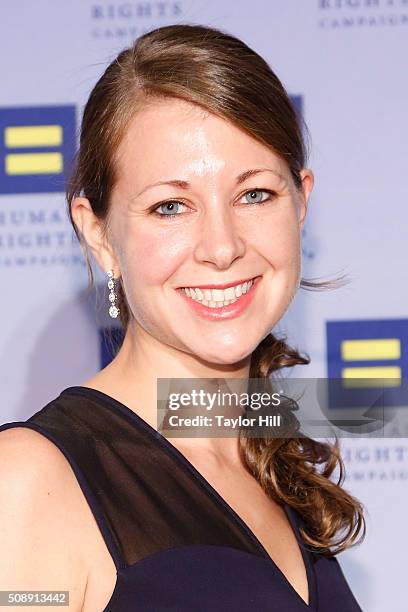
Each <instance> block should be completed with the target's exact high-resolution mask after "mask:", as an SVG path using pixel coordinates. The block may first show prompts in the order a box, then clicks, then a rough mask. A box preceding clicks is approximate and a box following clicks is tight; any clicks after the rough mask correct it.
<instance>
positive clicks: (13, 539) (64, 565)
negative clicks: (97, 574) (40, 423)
mask: <svg viewBox="0 0 408 612" xmlns="http://www.w3.org/2000/svg"><path fill="white" fill-rule="evenodd" d="M86 512H87V509H86V504H84V502H83V496H82V493H81V489H80V487H79V484H78V482H77V480H76V477H75V474H74V473H73V471H72V469H71V467H70V465H69V462H68V460H67V459H66V457H65V456H64V454H63V453H62V451H61V450H60V449H59V448H58V447H57V446H56V445H55V444H53V443H52V442H51V441H50V440H48V439H47V438H46V437H45V436H44V435H42V434H41V433H38V432H37V431H34V430H33V429H29V428H27V427H13V428H10V429H6V430H3V431H1V432H0V541H1V543H2V546H1V552H0V590H47V591H49V590H58V591H61V590H64V591H69V599H70V605H69V608H68V609H69V610H78V611H79V610H82V603H83V600H84V594H85V591H86V585H87V578H88V569H87V568H88V564H87V554H86V546H84V545H83V544H82V542H83V536H84V533H83V528H84V524H86V520H87V517H86ZM88 512H89V509H88ZM85 535H86V534H85ZM85 542H86V537H85ZM11 609H14V607H12V608H11ZM15 609H16V610H17V607H16V608H15ZM51 609H55V610H57V609H58V610H59V609H60V606H58V607H57V606H55V607H54V606H52V607H51Z"/></svg>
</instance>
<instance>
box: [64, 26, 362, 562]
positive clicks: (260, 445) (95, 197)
mask: <svg viewBox="0 0 408 612" xmlns="http://www.w3.org/2000/svg"><path fill="white" fill-rule="evenodd" d="M166 98H177V99H181V100H185V101H187V102H190V103H193V104H197V105H199V106H200V107H202V108H204V109H206V110H207V111H210V112H212V113H214V114H216V115H218V116H220V117H223V118H225V119H227V120H229V121H230V122H232V123H233V124H235V125H236V126H238V127H239V128H241V129H242V130H245V131H246V132H247V133H248V134H249V135H250V136H251V137H253V138H255V139H256V140H258V141H259V142H261V143H262V144H264V145H265V146H267V147H268V148H270V149H271V150H273V151H274V152H275V153H276V154H277V155H279V156H280V157H281V158H282V159H283V160H285V161H286V163H287V164H288V167H289V169H290V172H291V176H292V177H293V181H294V184H295V185H296V187H297V188H300V186H301V178H300V170H301V169H302V168H304V167H305V164H306V158H307V152H306V145H305V140H304V135H303V131H304V130H305V129H306V126H305V124H304V122H303V120H302V118H301V117H300V116H299V114H298V113H297V112H296V110H295V108H294V105H293V104H292V102H291V100H290V98H289V96H288V95H287V93H286V91H285V89H284V87H283V85H282V84H281V82H280V81H279V79H278V77H277V76H276V75H275V74H274V72H273V71H272V70H271V68H270V67H269V65H268V64H267V63H266V61H265V60H264V59H262V58H261V57H260V56H259V55H258V54H257V53H255V52H254V51H253V50H252V49H250V48H249V47H248V46H247V45H246V44H245V43H244V42H243V41H241V40H239V39H238V38H235V37H233V36H231V35H229V34H227V33H225V32H223V31H220V30H218V29H214V28H209V27H204V26H200V25H189V24H178V25H170V26H165V27H161V28H157V29H155V30H152V31H150V32H148V33H146V34H144V35H142V36H140V37H139V38H138V39H137V40H136V41H135V43H134V45H133V46H132V47H130V48H128V49H125V50H123V51H122V52H121V53H119V55H118V56H117V58H116V59H115V60H114V61H113V62H112V63H111V64H110V65H109V66H108V68H107V69H106V70H105V72H104V74H103V75H102V76H101V78H100V79H99V80H98V82H97V83H96V85H95V87H94V88H93V90H92V92H91V94H90V96H89V99H88V102H87V104H86V106H85V109H84V114H83V120H82V127H81V137H80V148H79V151H78V155H77V159H76V163H75V167H74V171H73V173H72V177H71V180H70V182H69V184H68V187H67V200H68V209H69V216H70V219H71V223H72V225H73V227H74V230H75V233H76V235H77V237H78V239H79V241H80V243H81V245H82V247H83V249H84V253H85V258H86V263H87V269H88V274H89V286H90V287H91V286H92V284H93V274H92V268H91V266H90V263H89V258H88V251H87V245H86V242H85V241H84V239H83V236H82V235H81V233H80V231H79V229H78V228H77V227H76V225H75V222H74V220H73V218H72V212H71V204H72V201H73V199H74V198H75V197H76V196H79V195H83V196H84V197H86V198H88V200H89V201H90V203H91V206H92V209H93V211H94V214H95V215H96V217H97V218H98V219H99V220H100V221H101V225H102V231H103V232H104V234H105V235H106V233H107V231H108V226H109V212H110V208H109V197H110V193H111V190H112V187H113V185H114V183H115V154H116V152H117V149H118V146H119V143H120V142H121V139H122V137H123V135H124V132H125V130H126V127H127V125H128V124H129V121H130V120H131V119H132V118H133V117H134V116H135V115H136V114H137V112H138V110H141V109H142V108H145V107H146V104H149V103H150V102H153V103H154V102H155V100H157V99H166ZM338 280H340V282H341V281H342V279H338ZM336 286H338V283H337V284H336V282H333V281H326V282H314V281H312V280H305V279H302V280H301V284H300V287H301V288H305V289H308V290H312V289H318V290H319V289H327V288H334V287H336ZM118 305H119V308H120V319H121V324H122V327H123V329H124V331H126V329H127V326H128V322H129V308H128V305H127V302H126V296H125V293H124V291H123V286H122V283H121V282H120V283H119V287H118ZM285 340H286V338H283V339H282V338H281V339H278V338H277V337H275V336H274V335H272V334H269V335H268V336H267V337H266V338H264V339H263V340H262V342H260V344H259V345H258V347H257V348H256V349H255V351H254V352H253V354H252V356H251V366H250V374H249V376H250V377H251V378H258V377H259V378H268V377H269V375H270V374H271V373H272V372H274V371H277V370H279V369H280V368H283V367H292V366H294V365H297V364H308V363H309V362H310V358H309V357H308V356H302V355H300V354H299V353H298V352H297V351H296V350H295V349H293V348H291V347H290V346H288V345H287V344H286V342H285ZM240 450H241V454H242V458H243V460H244V464H245V465H246V466H247V468H248V470H249V471H250V472H251V473H252V474H253V476H254V477H255V478H256V479H257V480H258V481H259V483H260V484H261V486H262V487H263V489H264V490H265V491H266V492H267V494H268V495H270V496H271V497H272V498H274V499H275V500H276V501H278V502H279V503H281V502H286V503H288V504H289V505H290V506H292V507H293V508H294V509H295V510H296V509H297V510H299V511H300V512H301V515H302V519H303V521H304V528H302V535H303V538H304V540H305V542H306V543H308V544H309V545H310V547H311V548H312V549H313V550H315V551H316V552H319V553H320V554H324V555H326V556H331V555H334V554H337V553H338V552H340V551H342V550H344V549H345V548H347V547H349V546H352V545H354V544H355V543H360V541H361V539H362V538H364V535H365V531H366V526H365V520H364V515H363V506H362V504H361V503H360V502H359V501H358V500H356V499H355V498H354V497H353V496H352V495H351V494H349V493H348V492H347V491H346V490H344V489H343V488H342V486H341V485H342V483H343V481H344V463H343V460H342V458H341V454H340V449H339V443H338V439H337V438H336V441H335V443H334V444H331V443H328V442H319V441H316V440H313V439H311V438H309V437H307V436H304V437H288V438H279V439H278V438H274V439H266V438H250V437H245V436H240ZM319 464H321V465H322V467H321V468H320V469H318V465H319ZM336 467H339V468H340V473H339V477H338V481H337V483H336V482H334V481H333V480H332V479H331V476H332V474H333V472H334V470H335V468H336ZM362 528H363V534H362V537H361V538H360V540H358V542H356V539H357V536H358V534H359V533H360V531H361V529H362ZM339 531H345V533H343V535H342V536H341V537H339V538H338V541H337V542H335V536H336V535H337V534H338V532H339Z"/></svg>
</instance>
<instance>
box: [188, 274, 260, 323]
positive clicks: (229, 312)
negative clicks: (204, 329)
mask: <svg viewBox="0 0 408 612" xmlns="http://www.w3.org/2000/svg"><path fill="white" fill-rule="evenodd" d="M261 278H262V277H261V276H257V277H256V278H255V280H254V282H253V284H252V286H251V288H250V290H249V291H248V292H247V293H245V294H243V295H241V296H240V297H239V298H238V299H237V301H236V302H234V303H233V304H228V306H222V307H221V308H210V306H204V304H200V302H197V301H196V300H193V299H192V298H190V297H188V295H187V294H186V293H185V292H184V291H183V289H181V288H180V289H176V291H177V293H179V294H180V295H181V297H183V298H184V299H185V300H187V303H188V304H189V305H190V306H191V308H193V310H195V311H196V313H197V314H199V315H200V316H202V317H204V318H205V319H210V320H212V321H217V320H223V321H224V320H225V319H233V318H234V317H238V316H239V315H240V314H242V313H243V312H244V310H246V309H247V308H248V306H249V304H250V303H251V302H252V300H253V297H254V295H255V291H256V288H257V286H258V284H259V281H260V280H261ZM249 280H250V279H249ZM243 282H245V281H243ZM228 286H229V287H231V285H227V287H228ZM210 287H211V288H213V286H211V285H210ZM210 287H203V288H204V289H209V288H210ZM199 288H200V289H201V288H202V287H199ZM218 288H221V285H219V286H218V287H217V289H218Z"/></svg>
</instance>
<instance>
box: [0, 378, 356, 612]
mask: <svg viewBox="0 0 408 612" xmlns="http://www.w3.org/2000/svg"><path fill="white" fill-rule="evenodd" d="M22 426H24V427H29V428H31V429H34V430H35V431H37V432H39V433H41V434H43V435H44V436H46V437H47V438H48V439H49V440H50V441H51V442H53V443H54V444H56V446H57V447H58V448H59V449H60V450H61V451H62V452H63V453H64V455H65V457H66V458H67V460H68V461H69V463H70V465H71V467H72V469H73V471H74V473H75V476H76V478H77V480H78V483H79V485H80V486H81V489H82V491H83V494H84V495H85V498H86V500H87V502H88V504H89V506H90V508H91V510H92V512H93V515H94V517H95V519H96V521H97V524H98V526H99V528H100V531H101V534H102V536H103V538H104V541H105V543H106V545H107V547H108V550H109V552H110V554H111V556H112V558H113V561H114V563H115V566H116V569H117V581H116V585H115V588H114V591H113V593H112V596H111V598H110V600H109V603H108V605H107V606H106V608H105V612H133V611H142V612H164V611H166V612H167V611H173V612H210V611H211V612H218V611H220V612H282V611H283V612H306V611H307V610H309V612H316V611H319V612H362V611H361V608H360V606H359V605H358V603H357V601H356V599H355V598H354V596H353V594H352V592H351V590H350V587H349V586H348V584H347V581H346V579H345V577H344V574H343V572H342V570H341V567H340V565H339V563H338V561H337V559H336V557H332V558H330V559H329V558H325V557H322V556H319V555H316V554H312V553H310V552H309V551H307V550H306V547H305V545H304V542H303V540H302V538H301V535H300V532H299V525H300V524H301V517H300V516H299V515H298V513H297V512H296V511H294V510H293V509H291V508H290V507H289V506H285V511H286V513H287V516H288V519H289V521H290V524H291V526H292V528H293V530H294V533H295V535H296V539H297V541H298V543H299V546H300V549H301V552H302V556H303V561H304V563H305V568H306V572H307V579H308V586H309V605H308V604H306V603H305V601H304V600H303V599H302V598H301V597H300V595H299V594H298V593H297V592H296V590H295V589H294V588H293V587H292V585H291V584H290V582H289V581H288V580H287V578H286V577H285V575H284V574H283V572H282V571H281V570H280V569H279V568H278V567H277V565H276V564H275V563H274V561H273V560H272V559H271V557H270V556H269V554H268V553H267V551H266V549H265V548H264V547H263V546H262V544H261V542H260V541H259V540H258V538H257V537H256V536H255V534H254V533H253V532H252V531H251V530H250V529H249V527H248V526H247V525H246V524H245V523H244V521H243V520H242V519H241V518H240V517H239V516H238V514H237V513H236V512H235V511H234V510H233V509H232V508H231V507H230V506H229V504H228V503H227V502H226V501H225V500H224V499H223V498H222V497H221V496H220V495H219V494H218V493H217V491H216V490H215V489H214V488H213V487H212V486H211V485H210V484H209V482H207V480H205V478H203V477H202V476H201V474H200V473H199V472H198V471H197V470H196V469H195V468H194V466H193V465H192V464H191V463H190V462H189V461H188V460H187V459H186V458H185V457H184V455H183V454H182V453H181V452H180V451H178V450H177V448H176V447H175V446H173V445H172V444H171V443H170V442H169V441H168V440H167V439H166V438H165V437H164V436H162V435H161V434H160V433H159V432H157V431H156V430H155V429H154V428H153V427H151V426H150V425H149V424H148V423H147V422H146V421H144V420H143V419H142V418H141V417H139V416H138V415H137V414H135V413H134V412H133V411H132V410H130V408H128V407H127V406H125V405H123V404H121V403H120V402H118V401H117V400H115V399H113V398H112V397H110V396H108V395H106V394H104V393H102V392H100V391H96V390H94V389H90V388H88V387H80V386H77V387H69V388H67V389H65V390H64V391H62V393H61V394H60V395H59V397H57V398H55V399H54V400H52V401H51V402H50V403H48V404H47V405H46V406H45V407H44V408H42V409H41V410H40V411H39V412H37V413H35V414H34V415H33V416H31V417H30V418H29V419H27V421H14V422H9V423H5V424H3V425H2V426H0V431H1V430H4V429H8V428H10V427H22Z"/></svg>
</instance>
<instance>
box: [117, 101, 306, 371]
mask: <svg viewBox="0 0 408 612" xmlns="http://www.w3.org/2000/svg"><path fill="white" fill-rule="evenodd" d="M254 170H257V172H256V173H255V172H254ZM259 170H261V171H259ZM248 171H252V174H251V173H249V172H248ZM244 173H247V174H246V176H243V174H244ZM240 176H241V179H240V180H238V177H240ZM302 179H303V183H302V190H301V191H300V192H299V191H297V190H296V188H295V186H294V183H293V180H292V178H291V174H290V171H289V169H288V167H287V165H286V163H285V162H284V161H282V160H281V159H280V158H279V157H278V156H277V155H275V154H274V153H272V152H271V151H270V150H269V149H268V148H266V147H265V146H263V145H262V144H260V143H258V142H257V141H256V140H254V139H252V138H251V137H250V136H248V135H247V134H245V133H244V132H243V131H241V130H240V129H239V128H237V127H235V126H233V125H232V124H231V123H229V122H228V121H226V120H224V119H221V118H218V117H216V116H214V115H212V114H210V113H208V112H205V111H203V109H200V108H199V107H197V106H194V105H191V104H188V103H186V102H183V101H178V100H166V101H161V102H157V103H155V104H154V105H152V106H150V107H147V108H146V109H145V110H144V111H143V112H141V113H139V115H138V116H137V117H136V118H135V119H134V120H133V122H132V123H131V124H130V126H129V128H128V130H127V132H126V136H125V138H124V139H123V141H122V143H121V145H120V148H119V151H118V162H117V183H116V185H115V188H114V190H113V193H112V199H111V210H110V225H109V228H110V229H109V238H110V244H111V247H112V251H113V252H114V254H115V261H113V262H112V267H113V268H114V270H115V276H118V275H121V276H122V282H123V285H124V289H125V292H126V296H127V300H128V303H129V306H130V309H131V319H132V316H133V320H131V325H135V326H136V332H137V331H138V328H143V330H144V331H145V332H147V334H148V335H149V336H152V337H153V339H154V341H157V340H159V341H160V342H163V343H166V344H168V345H171V346H172V347H175V348H177V349H179V350H181V351H185V352H187V353H189V354H192V355H195V356H197V357H199V358H200V359H203V360H206V361H207V362H210V363H217V364H232V363H236V362H238V361H240V360H241V359H243V358H245V357H247V356H249V355H250V354H251V353H252V352H253V350H254V349H255V348H256V346H257V345H258V344H259V342H260V341H261V340H262V339H263V338H264V337H265V336H266V335H267V334H268V333H269V332H270V331H271V329H272V328H273V326H274V325H275V324H276V322H277V321H278V320H279V319H280V318H281V317H282V315H283V314H284V312H285V311H286V309H287V307H288V306H289V304H290V302H291V301H292V299H293V297H294V294H295V293H296V290H297V288H298V286H299V280H300V266H301V250H300V247H301V245H300V232H301V227H302V225H303V219H304V215H305V213H306V206H307V199H308V196H309V193H310V191H311V189H312V184H313V175H312V173H311V172H310V171H307V170H304V171H303V172H302ZM170 181H171V183H170ZM176 181H178V183H176ZM158 183H161V184H158ZM169 200H173V201H176V202H175V203H174V202H173V203H168V201H169ZM166 202H167V204H166ZM170 214H172V215H174V216H170ZM105 271H106V270H105ZM254 278H256V279H257V280H256V283H255V284H254V285H253V286H252V288H251V289H250V291H249V292H248V294H247V295H244V296H241V297H239V296H238V295H237V293H238V294H239V293H240V290H239V289H238V291H237V293H236V292H235V291H234V294H231V291H229V292H228V293H226V294H225V293H221V292H220V290H218V292H216V293H214V294H213V293H211V294H210V293H208V291H211V289H208V288H207V290H205V289H203V288H202V289H201V293H200V292H194V294H193V293H191V292H190V296H188V295H187V294H186V293H185V292H184V291H183V289H180V288H183V287H184V288H185V287H189V288H197V287H200V286H202V285H210V286H212V287H214V288H216V286H217V285H224V284H231V283H232V284H233V285H236V284H237V283H238V284H239V283H242V281H244V280H246V279H248V280H249V279H254ZM206 291H207V293H206ZM241 292H242V287H241ZM191 295H195V296H196V297H198V298H199V299H200V301H198V302H197V301H196V300H194V299H192V297H191ZM231 296H232V299H233V300H234V298H235V299H236V301H235V303H232V304H229V305H226V306H223V307H222V308H218V307H217V308H211V305H214V304H213V302H214V301H215V300H211V302H208V298H210V297H211V298H214V297H215V298H217V300H220V301H221V299H222V298H223V301H228V300H230V299H231ZM203 299H207V305H205V304H206V303H204V304H203V303H201V301H202V300H203ZM215 303H216V304H218V303H219V302H218V301H215ZM139 331H140V330H139Z"/></svg>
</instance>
